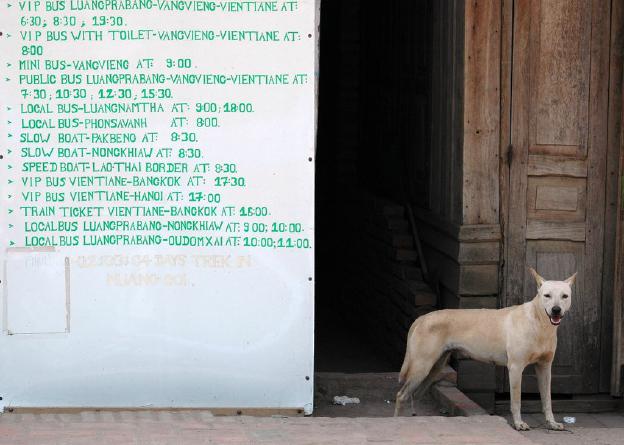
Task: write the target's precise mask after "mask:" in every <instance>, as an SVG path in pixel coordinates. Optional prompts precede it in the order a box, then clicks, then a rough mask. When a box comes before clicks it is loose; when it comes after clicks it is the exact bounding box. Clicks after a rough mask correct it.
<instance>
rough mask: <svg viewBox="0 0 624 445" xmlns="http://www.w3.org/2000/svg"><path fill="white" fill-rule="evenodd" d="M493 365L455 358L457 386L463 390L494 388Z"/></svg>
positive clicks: (473, 390)
mask: <svg viewBox="0 0 624 445" xmlns="http://www.w3.org/2000/svg"><path fill="white" fill-rule="evenodd" d="M494 368H495V366H494V365H493V364H491V363H483V362H477V361H475V360H464V359H462V360H457V387H458V388H459V389H460V390H462V391H464V392H479V391H486V390H490V391H492V393H493V392H494V390H495V389H496V377H495V372H494Z"/></svg>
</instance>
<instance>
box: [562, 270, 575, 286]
mask: <svg viewBox="0 0 624 445" xmlns="http://www.w3.org/2000/svg"><path fill="white" fill-rule="evenodd" d="M577 273H578V272H574V275H572V276H571V277H570V278H568V279H566V280H565V282H566V283H568V284H569V285H570V286H572V285H573V284H574V282H575V281H576V274H577Z"/></svg>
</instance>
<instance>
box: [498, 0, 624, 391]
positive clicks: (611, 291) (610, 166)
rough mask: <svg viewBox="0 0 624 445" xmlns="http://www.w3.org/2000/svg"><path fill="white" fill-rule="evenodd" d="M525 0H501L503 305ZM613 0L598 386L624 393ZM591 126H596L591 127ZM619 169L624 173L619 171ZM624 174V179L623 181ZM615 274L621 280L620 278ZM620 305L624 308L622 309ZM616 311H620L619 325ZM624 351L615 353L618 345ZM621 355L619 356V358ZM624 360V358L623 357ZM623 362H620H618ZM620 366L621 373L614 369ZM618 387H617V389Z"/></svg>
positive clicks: (623, 99)
mask: <svg viewBox="0 0 624 445" xmlns="http://www.w3.org/2000/svg"><path fill="white" fill-rule="evenodd" d="M517 1H524V0H501V2H502V3H501V14H502V18H501V32H500V37H501V85H500V94H501V97H500V103H501V107H500V125H501V128H500V147H499V149H500V152H499V172H500V174H499V178H500V184H499V190H500V224H501V232H502V235H503V236H502V241H501V243H502V248H501V258H500V264H501V267H500V279H499V282H500V294H499V298H500V300H499V306H501V307H502V306H504V305H505V302H506V301H507V289H508V273H507V268H506V260H507V258H508V252H509V244H508V242H507V240H508V239H509V211H510V205H511V204H512V203H513V202H514V200H513V199H512V197H511V196H510V193H511V190H510V187H511V182H510V180H511V176H510V174H511V169H510V166H511V164H510V163H509V161H508V159H509V158H508V155H509V151H508V150H509V147H510V145H511V141H512V139H511V135H512V106H513V103H512V88H513V85H512V74H513V50H514V46H513V45H514V19H515V17H514V4H515V3H516V2H517ZM603 1H609V2H610V10H611V23H610V31H609V33H610V47H609V59H610V60H609V93H608V97H609V111H608V142H607V150H608V153H607V154H606V156H607V166H606V168H607V178H608V179H607V181H606V196H605V201H606V206H605V215H604V216H605V232H604V241H605V243H604V246H605V249H604V254H603V272H602V277H601V280H602V301H601V312H600V314H599V319H600V330H599V332H600V342H601V343H600V344H601V351H600V371H599V374H600V375H599V385H598V390H599V392H601V393H606V392H611V393H612V394H614V395H615V394H617V395H621V394H622V386H624V381H622V382H620V379H621V375H620V372H619V368H620V366H619V365H624V234H623V232H624V221H622V220H619V221H618V215H621V214H622V212H624V210H622V209H621V208H620V209H619V208H618V204H619V206H622V207H624V203H623V200H624V196H621V195H624V190H622V189H623V188H624V176H623V175H624V133H623V131H622V130H623V129H624V114H623V112H622V111H623V109H624V94H623V93H624V88H623V83H624V78H623V69H622V62H623V59H624V57H623V56H622V52H623V50H624V43H623V42H624V4H622V3H623V2H621V1H618V0H603ZM590 130H591V129H590ZM618 172H619V175H618ZM619 178H622V179H621V180H622V184H621V185H620V184H619ZM617 224H619V228H617V230H618V232H617V233H618V235H617V236H618V238H617V239H618V240H619V241H618V242H619V245H618V249H616V248H615V242H614V241H615V239H616V226H617ZM618 259H619V263H618V264H619V266H618V267H619V270H618V272H617V273H616V270H615V267H616V262H618V261H617V260H618ZM614 279H617V281H616V282H615V284H614ZM618 309H619V311H618ZM614 311H615V312H614ZM613 313H616V314H619V317H618V316H616V320H615V323H616V328H617V329H614V319H613V317H614V316H613V315H612V314H613ZM618 345H619V349H617V352H618V353H620V354H621V357H619V356H615V355H614V354H615V353H616V348H617V347H618ZM618 357H619V359H618ZM618 360H619V361H618ZM618 363H619V365H618ZM616 366H617V367H618V372H617V375H616V373H615V372H614V370H615V368H616ZM616 389H617V392H616ZM497 391H498V392H507V391H508V388H507V385H506V378H505V372H504V369H502V368H499V369H498V370H497Z"/></svg>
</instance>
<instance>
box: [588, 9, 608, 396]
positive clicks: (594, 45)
mask: <svg viewBox="0 0 624 445" xmlns="http://www.w3.org/2000/svg"><path fill="white" fill-rule="evenodd" d="M610 4H611V2H605V1H603V0H594V1H593V8H592V14H591V15H592V23H591V27H592V32H591V36H592V38H591V74H590V75H591V80H590V82H591V83H590V94H589V128H590V129H591V130H590V132H589V142H588V147H589V148H588V166H589V169H588V177H587V182H588V184H587V227H586V228H587V232H586V233H587V235H586V237H585V238H586V240H587V241H586V243H587V244H586V245H587V250H589V251H590V252H592V254H590V255H588V256H587V261H586V264H585V267H586V269H585V277H586V282H585V289H584V291H585V292H586V293H588V294H589V295H595V296H599V295H601V291H602V270H603V263H602V261H603V257H602V255H601V254H600V253H602V252H603V251H604V230H605V226H604V224H605V221H604V215H605V178H606V168H607V165H606V164H607V163H606V158H607V134H608V125H607V119H606V117H607V116H608V112H609V95H608V85H609V49H610V45H609V43H610V42H609V38H610V35H609V30H610V17H611V11H610ZM601 300H602V299H601V298H593V299H592V300H591V302H590V304H587V305H585V306H584V307H583V318H584V320H583V323H584V324H585V326H587V335H586V336H585V338H584V339H583V341H584V344H585V348H584V349H585V351H586V355H585V358H584V366H585V370H584V372H583V376H584V382H583V385H584V388H586V390H587V392H589V391H593V392H596V391H598V383H599V381H600V378H599V377H600V376H599V373H600V347H601V346H600V314H601V310H600V305H601V302H602V301H601Z"/></svg>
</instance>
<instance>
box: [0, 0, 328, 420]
mask: <svg viewBox="0 0 624 445" xmlns="http://www.w3.org/2000/svg"><path fill="white" fill-rule="evenodd" d="M315 12H316V7H315V2H314V0H294V1H290V0H289V1H286V0H276V1H205V0H26V1H18V0H15V1H12V0H8V1H7V0H2V2H1V3H0V32H1V33H2V34H1V35H0V76H1V77H0V99H1V100H0V105H1V108H0V209H1V210H0V211H1V213H0V248H1V252H0V255H1V258H0V259H1V261H2V264H3V266H4V267H3V269H2V270H3V272H2V274H1V275H0V276H1V277H2V304H1V305H0V311H1V312H0V322H1V327H2V331H1V333H0V357H1V359H0V397H2V400H0V408H5V409H6V408H8V407H115V408H121V407H221V408H241V409H244V408H271V409H275V408H283V409H302V410H304V411H305V412H306V413H310V412H311V411H312V397H313V379H312V376H313V310H314V303H313V247H314V246H313V239H314V236H313V234H314V226H313V209H314V197H313V191H314V180H313V175H314V159H313V156H314V142H315V141H314V136H315V135H314V131H315V82H314V78H315V51H316V29H315Z"/></svg>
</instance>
